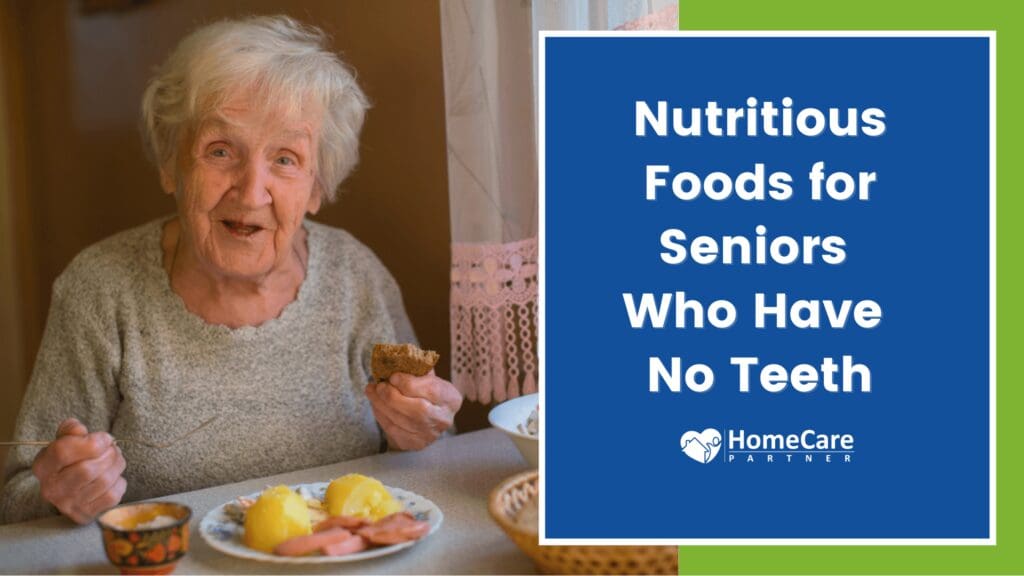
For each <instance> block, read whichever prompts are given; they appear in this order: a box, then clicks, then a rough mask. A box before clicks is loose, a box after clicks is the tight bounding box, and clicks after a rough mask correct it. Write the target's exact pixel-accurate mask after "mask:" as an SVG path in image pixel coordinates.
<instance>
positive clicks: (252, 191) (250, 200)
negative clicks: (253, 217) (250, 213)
mask: <svg viewBox="0 0 1024 576" xmlns="http://www.w3.org/2000/svg"><path fill="white" fill-rule="evenodd" d="M235 191H236V193H237V195H238V200H239V201H240V202H241V204H243V205H244V206H245V207H247V208H259V207H261V206H265V205H267V204H270V203H271V195H270V173H269V170H268V169H267V168H266V167H265V166H263V165H262V163H260V162H254V161H247V162H245V164H244V165H243V166H242V169H241V174H240V175H239V179H238V182H237V183H236V185H235Z"/></svg>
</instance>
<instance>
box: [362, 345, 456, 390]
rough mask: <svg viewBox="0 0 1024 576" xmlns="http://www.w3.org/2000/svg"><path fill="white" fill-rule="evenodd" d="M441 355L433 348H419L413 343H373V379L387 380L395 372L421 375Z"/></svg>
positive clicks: (431, 366) (371, 365)
mask: <svg viewBox="0 0 1024 576" xmlns="http://www.w3.org/2000/svg"><path fill="white" fill-rule="evenodd" d="M440 357H441V355H440V354H438V353H437V352H434V351H433V350H421V349H419V348H417V347H416V346H415V345H413V344H375V345H374V346H373V356H372V357H371V358H370V371H371V372H372V373H373V380H374V381H375V382H381V381H384V380H387V379H388V378H390V377H391V375H392V374H394V373H395V372H404V373H406V374H412V375H413V376H423V375H424V374H426V373H428V372H430V370H431V369H433V368H434V365H435V364H437V360H438V358H440Z"/></svg>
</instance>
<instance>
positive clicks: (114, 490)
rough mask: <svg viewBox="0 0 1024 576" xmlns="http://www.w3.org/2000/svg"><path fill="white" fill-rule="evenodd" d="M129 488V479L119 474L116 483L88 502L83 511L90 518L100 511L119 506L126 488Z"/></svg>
mask: <svg viewBox="0 0 1024 576" xmlns="http://www.w3.org/2000/svg"><path fill="white" fill-rule="evenodd" d="M127 489H128V481H127V480H125V478H124V476H118V477H117V478H115V479H114V483H113V484H112V485H111V486H110V488H108V489H107V490H106V492H104V493H103V494H100V495H99V496H98V497H97V498H96V499H95V500H93V501H92V502H90V503H88V504H86V506H85V510H84V511H83V512H84V513H85V515H87V516H88V517H89V518H90V519H92V518H95V517H96V516H97V515H98V514H99V513H100V512H103V511H104V510H106V509H108V508H112V507H114V506H117V504H118V503H119V502H121V498H123V497H124V493H125V490H127Z"/></svg>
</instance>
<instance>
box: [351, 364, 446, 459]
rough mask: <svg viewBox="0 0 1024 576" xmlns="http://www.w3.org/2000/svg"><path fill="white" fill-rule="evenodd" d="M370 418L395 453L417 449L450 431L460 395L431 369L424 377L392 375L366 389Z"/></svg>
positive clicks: (424, 446)
mask: <svg viewBox="0 0 1024 576" xmlns="http://www.w3.org/2000/svg"><path fill="white" fill-rule="evenodd" d="M366 397H367V398H369V399H370V405H371V406H372V407H373V415H374V416H375V417H376V418H377V422H378V423H380V427H381V428H382V429H383V430H384V435H385V436H386V437H387V440H388V445H389V446H391V447H393V448H398V449H399V450H420V449H422V448H426V447H427V446H429V445H430V444H431V443H432V442H433V441H434V440H437V439H438V437H440V436H441V434H443V433H444V431H445V430H447V429H449V428H451V426H452V422H454V421H455V413H456V412H458V411H459V408H460V407H461V406H462V394H460V393H459V391H458V390H457V389H456V388H455V386H452V383H451V382H449V381H447V380H444V379H442V378H438V377H437V375H435V374H434V371H433V370H431V371H430V373H429V374H426V375H425V376H412V375H411V374H403V373H400V372H399V373H395V374H392V375H391V378H389V379H388V381H387V382H371V383H370V384H368V385H367V386H366Z"/></svg>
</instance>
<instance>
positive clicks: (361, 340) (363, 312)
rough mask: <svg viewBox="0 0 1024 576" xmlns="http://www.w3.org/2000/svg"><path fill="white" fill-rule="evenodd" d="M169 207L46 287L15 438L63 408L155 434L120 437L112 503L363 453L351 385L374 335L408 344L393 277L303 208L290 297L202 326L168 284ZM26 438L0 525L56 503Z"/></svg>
mask: <svg viewBox="0 0 1024 576" xmlns="http://www.w3.org/2000/svg"><path fill="white" fill-rule="evenodd" d="M166 221H167V218H164V219H161V220H157V221H154V222H150V223H149V224H146V225H144V226H141V227H138V228H135V229H132V230H128V231H125V232H122V233H120V234H117V235H115V236H113V237H111V238H108V239H106V240H104V241H102V242H99V243H98V244H95V245H93V246H91V247H89V248H87V249H86V250H84V251H83V252H82V253H81V254H79V255H78V256H77V257H76V258H75V259H74V260H73V261H72V262H71V264H70V265H69V266H68V267H67V269H66V270H65V271H64V272H63V274H61V276H60V277H59V278H58V279H57V281H56V282H55V283H54V286H53V298H52V302H51V304H50V312H49V318H48V320H47V322H46V330H45V333H44V335H43V341H42V345H41V347H40V350H39V355H38V357H37V358H36V364H35V369H34V371H33V373H32V380H31V383H30V384H29V387H28V390H27V392H26V395H25V400H24V404H23V405H22V408H21V413H20V415H19V417H18V423H17V429H16V437H17V438H19V439H47V438H52V437H53V435H54V432H55V431H56V429H57V425H58V424H59V423H60V421H61V420H63V419H65V418H68V417H72V416H74V417H76V418H78V419H79V420H81V421H82V422H83V423H84V424H85V425H86V426H87V427H88V428H89V430H106V431H109V432H110V433H111V434H112V435H113V436H114V437H115V438H124V439H139V440H143V441H147V442H151V443H160V442H163V441H165V440H169V439H172V438H174V437H176V436H177V435H179V434H182V433H184V432H186V431H188V430H191V429H192V428H194V427H195V426H197V425H198V424H200V423H202V422H204V421H206V420H207V419H208V418H211V417H214V416H216V417H217V419H216V420H215V421H214V422H213V423H212V424H210V425H209V426H207V427H206V428H204V429H203V430H201V431H200V432H198V433H197V434H196V435H194V436H192V437H191V438H189V439H188V440H187V441H185V442H181V443H179V444H177V445H175V446H173V447H171V448H167V449H163V450H158V449H152V448H145V447H142V446H139V445H137V444H131V443H125V444H123V445H122V446H121V449H122V451H123V453H124V457H125V460H126V461H127V463H128V467H127V469H126V470H125V473H124V476H125V478H126V479H127V481H128V489H127V492H126V494H125V497H124V501H133V500H139V499H145V498H152V497H155V496H161V495H166V494H173V493H177V492H184V491H188V490H196V489H199V488H203V487H206V486H213V485H219V484H225V483H229V482H237V481H240V480H244V479H249V478H256V477H261V476H268V475H272V474H277V473H280V472H285V471H289V470H296V469H302V468H309V467H313V466H319V465H323V464H328V463H332V462H338V461H342V460H347V459H351V458H356V457H360V456H365V455H368V454H372V453H374V452H376V451H378V450H379V448H380V432H379V429H378V428H377V425H376V422H375V421H374V418H373V413H372V411H371V410H370V405H369V402H368V401H367V400H366V398H365V397H364V395H363V392H362V390H363V387H364V386H365V384H366V382H367V381H368V380H369V359H370V352H371V349H372V347H373V344H374V343H376V342H382V341H387V342H393V341H396V340H397V341H414V336H413V334H412V328H411V326H410V325H409V321H408V318H407V317H406V315H405V311H404V309H403V307H402V299H401V295H400V294H399V291H398V286H397V285H396V283H395V281H394V279H393V278H392V277H391V275H390V274H389V273H388V271H387V270H386V269H385V268H384V266H383V265H381V263H380V262H379V261H378V260H377V258H376V257H375V256H374V255H373V253H372V252H371V251H370V250H369V249H368V248H366V247H365V246H363V245H362V244H360V243H359V241H357V240H356V239H355V238H353V237H352V236H351V235H350V234H348V233H347V232H345V231H343V230H339V229H336V228H331V227H328V226H325V225H323V224H318V223H315V222H312V221H308V220H307V221H306V223H305V226H306V229H307V230H308V245H309V261H308V266H307V270H306V278H305V280H304V281H303V283H302V286H301V288H300V289H299V294H298V297H297V299H296V300H295V301H293V302H292V303H291V304H289V305H288V306H287V307H286V308H285V309H284V311H283V312H282V313H281V315H280V316H279V317H278V318H275V319H273V320H270V321H268V322H266V323H264V324H262V325H260V326H257V327H243V328H238V329H230V328H227V327H225V326H222V325H213V324H207V323H206V322H205V321H203V320H202V319H201V318H199V317H198V316H196V315H194V314H192V313H190V312H189V311H188V310H187V309H186V308H185V305H184V302H183V301H182V300H181V298H179V297H178V295H177V294H175V293H174V292H173V291H171V288H170V284H169V282H168V277H167V274H166V272H165V271H164V268H163V265H162V251H161V248H160V238H161V232H162V227H163V224H164V223H165V222H166ZM38 450H39V449H38V448H31V447H20V448H17V449H12V450H11V452H10V455H9V456H8V459H7V465H6V468H5V471H4V478H5V480H6V484H5V485H4V487H3V489H2V491H0V523H8V522H19V521H23V520H28V519H32V518H36V517H40V516H44V515H49V514H55V513H56V510H55V509H54V508H53V507H52V506H50V505H49V504H48V503H46V502H44V501H43V500H42V499H41V498H40V496H39V484H38V482H37V480H36V479H35V477H34V476H33V475H32V471H31V466H32V459H33V458H34V457H35V455H36V453H37V452H38Z"/></svg>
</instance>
